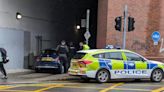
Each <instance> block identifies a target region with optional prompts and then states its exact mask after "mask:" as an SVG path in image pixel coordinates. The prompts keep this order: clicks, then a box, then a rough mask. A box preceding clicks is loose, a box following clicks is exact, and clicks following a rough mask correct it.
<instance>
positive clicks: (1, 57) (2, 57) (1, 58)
mask: <svg viewBox="0 0 164 92" xmlns="http://www.w3.org/2000/svg"><path fill="white" fill-rule="evenodd" d="M6 61H8V58H7V51H6V50H5V49H4V48H0V71H1V72H2V74H3V77H2V78H3V79H7V73H6V70H5V68H4V65H3V64H4V63H7V62H6Z"/></svg>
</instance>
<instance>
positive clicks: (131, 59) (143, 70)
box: [124, 52, 148, 78]
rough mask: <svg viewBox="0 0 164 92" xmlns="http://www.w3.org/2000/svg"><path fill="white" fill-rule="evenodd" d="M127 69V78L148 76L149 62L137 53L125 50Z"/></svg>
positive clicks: (125, 72)
mask: <svg viewBox="0 0 164 92" xmlns="http://www.w3.org/2000/svg"><path fill="white" fill-rule="evenodd" d="M125 56H126V61H125V71H124V74H125V75H126V78H147V76H148V71H147V62H146V61H144V58H143V57H141V56H140V55H138V54H136V53H131V52H125Z"/></svg>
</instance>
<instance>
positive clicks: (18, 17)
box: [16, 12, 22, 20]
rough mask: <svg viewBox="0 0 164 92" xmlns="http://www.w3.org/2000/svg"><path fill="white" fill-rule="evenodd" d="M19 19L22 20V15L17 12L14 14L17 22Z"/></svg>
mask: <svg viewBox="0 0 164 92" xmlns="http://www.w3.org/2000/svg"><path fill="white" fill-rule="evenodd" d="M21 18H22V14H21V13H19V12H17V13H16V19H18V20H19V19H21Z"/></svg>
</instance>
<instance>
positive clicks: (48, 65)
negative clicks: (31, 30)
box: [35, 49, 64, 74]
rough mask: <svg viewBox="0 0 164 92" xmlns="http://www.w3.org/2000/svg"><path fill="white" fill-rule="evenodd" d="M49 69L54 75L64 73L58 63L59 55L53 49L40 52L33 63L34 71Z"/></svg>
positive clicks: (60, 64) (61, 65)
mask: <svg viewBox="0 0 164 92" xmlns="http://www.w3.org/2000/svg"><path fill="white" fill-rule="evenodd" d="M46 69H49V70H51V71H53V72H54V73H60V74H61V73H64V67H63V64H62V63H61V62H60V59H59V55H58V53H57V52H56V50H55V49H45V50H42V52H41V54H40V55H39V56H38V57H37V59H36V63H35V71H36V72H41V71H42V70H46Z"/></svg>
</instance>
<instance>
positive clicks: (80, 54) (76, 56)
mask: <svg viewBox="0 0 164 92" xmlns="http://www.w3.org/2000/svg"><path fill="white" fill-rule="evenodd" d="M85 54H86V53H77V54H76V55H75V56H74V57H73V59H81V58H83V57H84V56H85Z"/></svg>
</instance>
